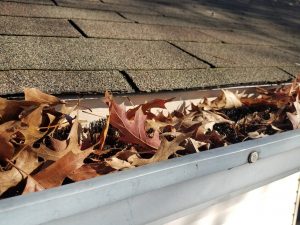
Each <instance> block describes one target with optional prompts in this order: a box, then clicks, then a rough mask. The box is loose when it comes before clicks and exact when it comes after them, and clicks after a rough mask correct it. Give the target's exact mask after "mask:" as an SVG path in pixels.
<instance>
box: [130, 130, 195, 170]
mask: <svg viewBox="0 0 300 225" xmlns="http://www.w3.org/2000/svg"><path fill="white" fill-rule="evenodd" d="M189 136H190V134H181V135H178V136H177V137H175V138H174V139H173V140H172V141H170V142H169V141H168V140H167V139H166V138H164V137H162V141H161V145H160V146H159V148H158V149H157V152H156V153H155V154H154V155H153V156H152V157H151V158H150V159H143V158H140V157H138V156H137V155H132V156H130V157H129V158H128V161H129V162H130V163H131V164H132V165H133V166H142V165H146V164H150V163H155V162H159V161H163V160H167V159H168V158H169V157H170V156H171V155H173V154H175V153H176V152H177V151H179V150H184V147H182V146H180V143H182V142H183V141H184V140H185V139H187V138H188V137H189Z"/></svg>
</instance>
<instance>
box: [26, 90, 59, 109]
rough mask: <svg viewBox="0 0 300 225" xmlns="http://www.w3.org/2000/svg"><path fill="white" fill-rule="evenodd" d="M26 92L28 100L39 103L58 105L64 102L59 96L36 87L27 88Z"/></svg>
mask: <svg viewBox="0 0 300 225" xmlns="http://www.w3.org/2000/svg"><path fill="white" fill-rule="evenodd" d="M24 94H25V100H26V101H31V102H36V103H39V104H49V105H57V104H61V103H63V102H62V101H61V100H60V99H59V98H57V97H55V96H53V95H48V94H46V93H44V92H41V91H40V90H38V89H36V88H25V89H24Z"/></svg>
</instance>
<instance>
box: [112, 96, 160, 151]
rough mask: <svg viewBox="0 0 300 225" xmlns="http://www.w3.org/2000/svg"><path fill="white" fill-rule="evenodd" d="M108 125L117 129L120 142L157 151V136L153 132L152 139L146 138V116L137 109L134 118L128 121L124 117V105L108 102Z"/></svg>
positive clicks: (158, 142) (158, 141)
mask: <svg viewBox="0 0 300 225" xmlns="http://www.w3.org/2000/svg"><path fill="white" fill-rule="evenodd" d="M109 109H110V123H111V125H112V126H113V127H115V128H116V129H118V130H119V131H120V133H121V134H122V136H121V137H120V140H121V141H124V142H127V143H133V144H138V145H140V146H142V147H144V148H152V149H157V148H158V147H159V145H160V140H159V134H158V132H157V131H155V132H154V135H153V137H148V136H147V134H146V130H145V121H146V118H147V116H145V115H144V114H143V111H142V109H141V108H139V109H138V110H137V111H136V113H135V116H134V120H128V119H127V116H126V109H125V105H124V104H121V105H118V104H116V103H115V102H114V101H113V100H112V101H111V102H110V106H109Z"/></svg>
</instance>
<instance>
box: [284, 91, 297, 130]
mask: <svg viewBox="0 0 300 225" xmlns="http://www.w3.org/2000/svg"><path fill="white" fill-rule="evenodd" d="M294 107H295V109H296V112H295V114H293V113H290V112H287V116H288V118H289V120H290V121H291V123H292V124H293V129H298V128H300V104H299V99H298V97H297V99H296V101H295V102H294Z"/></svg>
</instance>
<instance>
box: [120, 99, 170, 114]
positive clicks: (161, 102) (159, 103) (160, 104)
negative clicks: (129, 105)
mask: <svg viewBox="0 0 300 225" xmlns="http://www.w3.org/2000/svg"><path fill="white" fill-rule="evenodd" d="M173 99H174V98H170V99H154V100H152V101H150V102H147V103H145V104H142V105H138V106H136V107H134V108H133V109H129V110H128V111H127V112H126V115H127V118H128V119H132V118H134V115H135V113H136V112H137V111H138V110H139V108H142V111H143V113H144V114H147V111H148V110H150V109H152V108H161V109H165V108H166V106H165V104H166V103H167V102H170V101H172V100H173Z"/></svg>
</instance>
